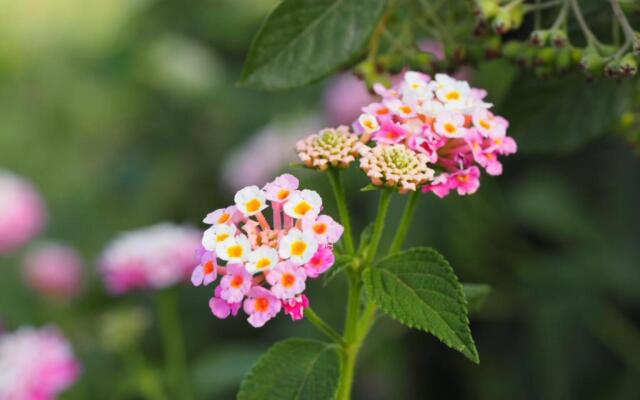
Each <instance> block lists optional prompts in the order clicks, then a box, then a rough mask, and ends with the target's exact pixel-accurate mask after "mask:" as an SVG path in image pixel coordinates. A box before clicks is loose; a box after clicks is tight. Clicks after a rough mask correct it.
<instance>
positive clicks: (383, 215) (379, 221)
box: [364, 189, 393, 268]
mask: <svg viewBox="0 0 640 400" xmlns="http://www.w3.org/2000/svg"><path fill="white" fill-rule="evenodd" d="M392 193H393V192H392V191H391V189H382V191H381V192H380V203H379V204H378V215H377V217H376V222H375V224H374V226H373V234H372V235H371V242H369V246H368V249H369V250H368V252H367V255H366V257H365V262H364V267H365V268H367V267H369V266H371V263H372V262H373V260H374V259H375V257H376V252H377V250H378V245H379V244H380V239H381V238H382V231H383V230H384V222H385V220H386V219H387V211H388V210H389V204H391V194H392Z"/></svg>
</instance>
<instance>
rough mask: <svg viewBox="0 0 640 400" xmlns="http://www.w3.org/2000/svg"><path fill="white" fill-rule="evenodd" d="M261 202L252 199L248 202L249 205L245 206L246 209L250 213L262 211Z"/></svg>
mask: <svg viewBox="0 0 640 400" xmlns="http://www.w3.org/2000/svg"><path fill="white" fill-rule="evenodd" d="M260 205H261V203H260V200H258V199H251V200H249V201H247V204H246V205H245V207H246V208H247V211H249V212H256V211H258V210H260Z"/></svg>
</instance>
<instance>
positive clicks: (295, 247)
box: [291, 240, 307, 257]
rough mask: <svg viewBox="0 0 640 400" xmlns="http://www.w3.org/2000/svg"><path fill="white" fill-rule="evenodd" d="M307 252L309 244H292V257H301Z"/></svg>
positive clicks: (299, 241) (296, 242)
mask: <svg viewBox="0 0 640 400" xmlns="http://www.w3.org/2000/svg"><path fill="white" fill-rule="evenodd" d="M306 250H307V244H306V243H305V242H304V241H302V240H296V241H294V242H293V243H291V255H292V256H298V257H299V256H301V255H303V254H304V252H305V251H306Z"/></svg>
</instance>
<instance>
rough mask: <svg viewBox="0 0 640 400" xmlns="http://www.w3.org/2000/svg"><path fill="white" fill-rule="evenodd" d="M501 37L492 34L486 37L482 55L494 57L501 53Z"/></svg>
mask: <svg viewBox="0 0 640 400" xmlns="http://www.w3.org/2000/svg"><path fill="white" fill-rule="evenodd" d="M501 47H502V39H501V38H500V36H497V35H494V36H491V37H490V38H488V39H487V40H486V41H485V43H484V55H485V57H487V58H496V57H499V56H500V54H501Z"/></svg>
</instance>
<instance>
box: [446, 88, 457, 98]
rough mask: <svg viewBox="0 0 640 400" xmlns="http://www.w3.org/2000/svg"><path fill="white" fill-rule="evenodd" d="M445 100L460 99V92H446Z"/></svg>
mask: <svg viewBox="0 0 640 400" xmlns="http://www.w3.org/2000/svg"><path fill="white" fill-rule="evenodd" d="M446 98H447V100H460V92H458V91H456V90H454V91H452V92H449V93H447V96H446Z"/></svg>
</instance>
